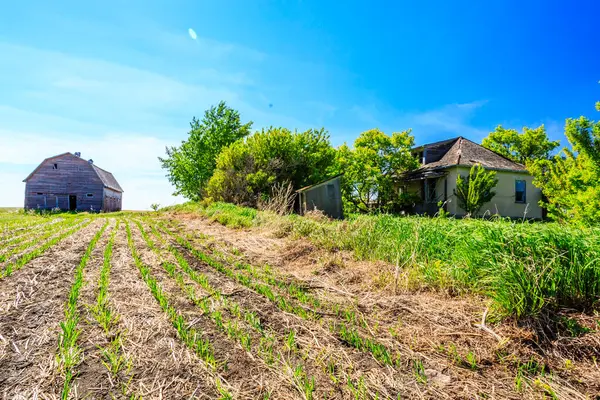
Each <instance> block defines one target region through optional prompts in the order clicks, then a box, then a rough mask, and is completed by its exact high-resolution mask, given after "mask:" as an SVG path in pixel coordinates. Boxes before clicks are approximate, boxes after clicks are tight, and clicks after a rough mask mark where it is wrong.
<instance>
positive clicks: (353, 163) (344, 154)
mask: <svg viewBox="0 0 600 400" xmlns="http://www.w3.org/2000/svg"><path fill="white" fill-rule="evenodd" d="M413 146H414V137H413V136H412V135H411V134H410V130H408V131H404V132H394V133H392V135H391V136H390V135H386V134H385V133H384V132H382V131H380V130H378V129H371V130H368V131H365V132H363V133H361V134H360V136H359V137H358V138H357V139H356V140H355V142H354V147H353V148H350V147H348V146H347V145H346V144H344V145H342V146H341V147H340V148H339V149H338V151H337V157H336V164H337V168H339V171H340V172H343V173H344V177H343V179H342V194H343V197H344V205H345V207H346V208H349V211H361V212H373V211H386V212H388V211H390V212H391V211H397V210H398V208H400V207H402V205H403V204H402V203H403V199H404V196H403V195H400V194H399V191H398V185H397V183H398V179H399V175H400V174H401V173H403V172H406V171H409V170H412V169H415V168H417V166H418V161H417V159H416V158H415V157H414V156H413V155H412V154H411V149H412V147H413Z"/></svg>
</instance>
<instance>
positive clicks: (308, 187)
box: [296, 173, 344, 193]
mask: <svg viewBox="0 0 600 400" xmlns="http://www.w3.org/2000/svg"><path fill="white" fill-rule="evenodd" d="M342 175H344V174H343V173H341V174H337V175H334V176H332V177H330V178H327V179H325V180H324V181H321V182H318V183H315V184H313V185H308V186H304V187H303V188H301V189H298V190H296V192H298V193H300V192H305V191H307V190H309V189H314V188H316V187H317V186H321V185H324V184H325V183H327V182H329V181H332V180H334V179H335V178H339V177H340V176H342Z"/></svg>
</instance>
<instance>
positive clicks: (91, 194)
mask: <svg viewBox="0 0 600 400" xmlns="http://www.w3.org/2000/svg"><path fill="white" fill-rule="evenodd" d="M86 197H94V193H88V194H86Z"/></svg>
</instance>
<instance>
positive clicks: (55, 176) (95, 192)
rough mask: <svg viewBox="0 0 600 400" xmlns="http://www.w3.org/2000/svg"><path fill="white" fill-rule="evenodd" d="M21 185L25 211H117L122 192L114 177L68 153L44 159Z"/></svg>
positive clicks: (89, 162) (119, 206)
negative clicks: (42, 209) (58, 209)
mask: <svg viewBox="0 0 600 400" xmlns="http://www.w3.org/2000/svg"><path fill="white" fill-rule="evenodd" d="M24 182H25V183H26V188H25V208H44V209H52V208H60V209H62V210H78V211H100V210H104V211H116V210H120V209H121V194H122V192H123V189H122V188H121V186H120V185H119V183H118V182H117V180H116V179H115V178H114V176H113V175H112V174H111V173H110V172H108V171H105V170H103V169H101V168H99V167H97V166H95V165H94V164H93V163H92V162H91V161H86V160H84V159H82V158H81V157H79V156H78V155H74V154H71V153H63V154H59V155H57V156H54V157H49V158H47V159H45V160H44V161H43V162H42V163H41V164H40V165H38V167H37V168H36V169H34V170H33V172H32V173H31V174H29V176H28V177H27V178H25V180H24ZM107 199H108V200H107Z"/></svg>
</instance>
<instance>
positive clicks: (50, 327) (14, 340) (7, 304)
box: [0, 221, 100, 398]
mask: <svg viewBox="0 0 600 400" xmlns="http://www.w3.org/2000/svg"><path fill="white" fill-rule="evenodd" d="M99 227H100V222H99V221H96V222H93V223H92V224H91V225H89V226H87V227H86V228H83V229H82V230H81V232H80V233H79V234H78V235H77V236H71V237H69V238H67V239H65V240H64V241H62V242H61V243H60V244H58V245H57V246H55V247H53V248H51V249H50V250H49V251H48V252H46V253H45V254H43V255H42V256H41V257H39V258H37V259H35V260H33V261H32V262H31V263H30V264H29V265H28V268H27V269H25V270H23V271H22V273H20V274H18V275H15V276H14V278H13V279H5V280H2V281H0V305H1V306H0V307H1V308H0V337H1V338H0V341H1V343H0V388H1V391H2V394H3V395H4V396H5V397H6V398H12V397H13V396H14V395H16V394H19V395H21V396H24V398H56V397H59V395H60V393H61V390H62V385H61V384H60V383H58V382H59V381H60V375H59V373H58V369H57V365H56V359H55V353H56V343H57V337H58V333H59V330H60V322H61V321H62V320H63V317H64V304H65V301H66V299H67V297H68V294H69V288H70V287H71V285H72V283H73V280H72V277H73V271H74V270H75V269H76V267H77V265H78V264H79V263H80V260H81V254H83V252H84V251H85V248H86V247H87V246H88V244H89V242H90V241H91V240H92V237H93V236H94V234H95V233H96V232H97V230H98V229H99Z"/></svg>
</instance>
